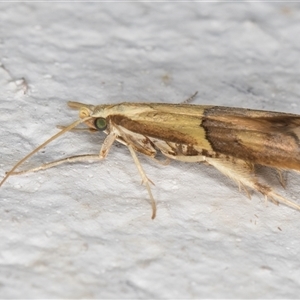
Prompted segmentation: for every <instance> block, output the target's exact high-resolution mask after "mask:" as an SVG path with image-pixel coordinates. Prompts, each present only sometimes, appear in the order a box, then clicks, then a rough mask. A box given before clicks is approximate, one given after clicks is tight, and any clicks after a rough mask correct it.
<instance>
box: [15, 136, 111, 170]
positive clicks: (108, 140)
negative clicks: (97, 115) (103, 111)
mask: <svg viewBox="0 0 300 300" xmlns="http://www.w3.org/2000/svg"><path fill="white" fill-rule="evenodd" d="M115 140H116V134H115V133H114V132H112V133H110V134H109V135H108V136H107V137H106V138H105V140H104V141H103V144H102V147H101V150H100V153H99V154H82V155H75V156H70V157H66V158H62V159H59V160H56V161H52V162H49V163H46V164H43V165H41V166H39V167H36V168H32V169H29V170H23V171H16V172H12V173H11V175H20V174H25V173H29V172H37V171H41V170H46V169H49V168H53V167H56V166H59V165H61V164H64V163H74V162H82V161H88V160H102V159H104V158H105V157H106V156H107V154H108V152H109V149H110V148H111V146H112V144H113V142H114V141H115Z"/></svg>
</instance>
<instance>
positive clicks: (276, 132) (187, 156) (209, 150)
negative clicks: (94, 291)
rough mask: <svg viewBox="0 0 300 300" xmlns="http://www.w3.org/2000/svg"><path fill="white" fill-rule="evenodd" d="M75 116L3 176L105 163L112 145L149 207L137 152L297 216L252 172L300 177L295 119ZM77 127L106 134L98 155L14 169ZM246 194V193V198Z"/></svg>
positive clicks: (214, 114) (192, 108)
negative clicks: (227, 181)
mask: <svg viewBox="0 0 300 300" xmlns="http://www.w3.org/2000/svg"><path fill="white" fill-rule="evenodd" d="M68 105H69V107H71V108H74V109H77V110H79V120H77V121H75V122H74V123H72V124H71V125H69V126H67V127H63V128H62V130H61V131H60V132H58V133H57V134H55V135H54V136H52V137H51V138H49V139H48V140H47V141H45V142H44V143H43V144H41V145H40V146H38V147H37V148H36V149H34V150H33V151H32V152H31V153H29V154H28V155H27V156H25V157H24V158H23V159H22V160H20V161H19V162H18V163H17V164H16V165H15V166H14V167H13V168H12V169H11V170H10V171H9V172H7V174H6V176H5V177H4V179H3V180H2V181H1V183H0V186H1V185H2V184H3V183H4V182H5V181H6V180H7V178H8V177H9V176H10V175H13V174H23V173H26V172H29V171H39V170H44V169H48V168H51V167H54V166H58V165H60V164H62V163H66V162H69V163H72V162H77V161H87V160H102V159H104V158H105V157H106V156H107V154H108V152H109V150H110V148H111V146H112V144H113V143H114V141H118V142H120V143H121V144H123V145H125V146H127V148H128V149H129V151H130V153H131V155H132V157H133V160H134V162H135V164H136V166H137V169H138V171H139V173H140V175H141V177H142V181H143V183H144V184H145V186H146V188H147V190H148V193H149V196H150V199H151V203H152V218H155V215H156V204H155V200H154V198H153V196H152V193H151V189H150V183H151V181H150V180H149V179H148V177H147V176H146V174H145V172H144V170H143V168H142V166H141V164H140V162H139V159H138V157H137V154H136V152H139V153H142V154H144V155H146V156H149V157H151V158H153V159H155V157H156V155H157V152H158V151H160V152H161V153H162V154H163V155H164V156H166V157H167V158H168V159H175V160H179V161H184V162H191V163H195V162H206V163H208V164H210V165H212V166H214V167H215V168H216V169H218V170H219V171H220V172H222V173H223V174H225V175H226V176H228V177H230V178H231V179H233V180H234V181H235V182H236V183H237V184H238V185H239V187H240V188H241V187H242V188H244V189H245V191H246V192H247V190H246V188H247V187H248V188H251V189H253V190H256V191H258V192H260V193H261V194H263V195H264V196H265V198H266V199H269V200H270V201H272V202H274V203H276V204H278V203H283V204H285V205H287V206H290V207H292V208H294V209H297V210H300V205H299V204H297V203H295V202H293V201H291V200H288V199H286V198H284V197H283V196H281V195H279V194H277V193H276V192H274V191H273V189H272V188H271V187H270V186H268V185H266V184H263V183H261V182H260V181H259V179H258V177H257V176H256V174H255V166H256V165H262V166H268V167H271V168H274V169H276V170H277V171H278V172H279V174H281V173H280V172H281V171H282V170H295V171H300V140H299V139H300V115H295V114H288V113H279V112H270V111H260V110H251V109H244V108H230V107H221V106H203V105H192V104H163V103H126V102H124V103H119V104H103V105H96V106H95V105H88V104H83V103H79V102H68ZM80 123H84V124H85V125H87V128H86V130H90V131H92V132H95V131H103V132H105V133H106V134H107V137H106V138H105V140H104V142H103V144H102V147H101V150H100V153H99V154H84V155H77V156H72V157H67V158H63V159H60V160H57V161H54V162H50V163H47V164H44V165H42V166H39V167H37V168H34V169H31V170H25V171H16V169H17V168H18V167H19V166H20V165H21V164H22V163H23V162H24V161H26V160H27V159H28V158H29V157H30V156H32V155H33V154H34V153H36V152H37V151H39V150H40V149H42V148H43V147H45V146H46V145H47V144H49V143H50V142H51V141H53V140H54V139H56V138H57V137H59V136H61V135H63V134H64V133H66V132H67V131H70V130H72V129H73V130H75V129H74V128H75V127H76V126H77V125H79V124H80ZM247 193H248V192H247Z"/></svg>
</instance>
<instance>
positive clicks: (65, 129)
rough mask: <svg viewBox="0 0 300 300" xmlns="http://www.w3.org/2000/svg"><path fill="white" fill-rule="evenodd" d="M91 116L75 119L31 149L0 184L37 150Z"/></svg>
mask: <svg viewBox="0 0 300 300" xmlns="http://www.w3.org/2000/svg"><path fill="white" fill-rule="evenodd" d="M89 119H90V117H86V118H83V119H80V120H77V121H75V122H74V123H72V124H70V125H69V126H67V127H65V128H64V129H62V130H61V131H59V132H58V133H56V134H55V135H53V136H52V137H51V138H49V139H48V140H46V141H45V142H44V143H42V144H41V145H40V146H38V147H37V148H35V149H34V150H33V151H31V152H30V153H29V154H27V155H26V156H25V157H24V158H22V159H21V160H20V161H19V162H17V163H16V164H15V165H14V166H13V168H12V169H11V170H10V171H8V172H7V173H6V175H5V177H4V178H3V179H2V181H1V182H0V186H2V185H3V183H4V182H5V181H6V180H7V179H8V177H9V176H10V175H11V174H12V173H13V172H14V171H15V170H16V169H17V168H18V167H19V166H20V165H22V164H23V163H24V162H25V161H26V160H27V159H28V158H29V157H31V156H32V155H33V154H35V153H36V152H38V151H39V150H41V149H42V148H44V147H45V146H46V145H48V144H49V143H51V142H52V141H53V140H55V139H56V138H58V137H59V136H61V135H63V134H64V133H66V132H67V131H70V130H71V129H72V128H74V127H76V126H77V125H78V124H80V123H82V122H84V121H87V120H89Z"/></svg>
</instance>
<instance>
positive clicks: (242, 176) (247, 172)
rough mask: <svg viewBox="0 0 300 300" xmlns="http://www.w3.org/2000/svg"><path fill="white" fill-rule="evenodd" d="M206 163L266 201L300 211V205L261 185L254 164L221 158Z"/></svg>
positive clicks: (211, 159) (207, 159) (209, 159)
mask: <svg viewBox="0 0 300 300" xmlns="http://www.w3.org/2000/svg"><path fill="white" fill-rule="evenodd" d="M206 161H207V162H208V163H209V164H210V165H212V166H214V167H215V168H216V169H217V170H219V171H220V172H221V173H223V174H224V175H226V176H228V177H229V178H231V179H232V180H233V181H235V182H236V183H237V184H238V185H240V184H241V185H242V186H247V187H250V188H251V189H253V190H255V191H258V192H260V193H261V194H263V195H264V196H265V197H266V199H268V200H270V201H271V202H273V203H275V204H279V203H282V204H285V205H287V206H289V207H292V208H294V209H297V210H300V205H299V204H297V203H295V202H293V201H291V200H288V199H286V198H284V197H282V196H281V195H279V194H277V193H275V192H274V191H273V189H272V188H271V187H270V186H268V185H264V184H262V183H260V182H259V181H258V179H257V177H256V175H255V173H254V170H253V165H252V164H249V163H247V162H245V161H243V160H241V159H234V160H223V159H220V158H209V157H207V158H206Z"/></svg>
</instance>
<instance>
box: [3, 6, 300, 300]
mask: <svg viewBox="0 0 300 300" xmlns="http://www.w3.org/2000/svg"><path fill="white" fill-rule="evenodd" d="M299 36H300V5H299V3H298V4H297V3H294V4H293V3H286V4H284V2H282V3H1V4H0V62H1V63H2V64H3V65H4V67H5V69H6V70H7V71H9V72H7V71H6V70H5V69H4V68H0V92H1V95H0V96H1V97H0V111H1V115H0V126H1V131H0V149H1V150H0V151H1V152H0V168H1V176H2V175H3V176H4V172H5V171H7V170H9V169H10V168H11V167H12V166H13V164H14V163H16V162H17V161H18V160H19V159H21V158H22V157H24V155H26V154H27V153H28V152H29V151H31V150H32V149H33V148H34V147H36V146H37V145H39V144H40V143H41V142H42V141H44V140H45V139H47V138H48V137H49V136H51V135H52V134H54V133H56V132H57V129H56V128H55V125H57V124H61V125H65V124H69V123H70V122H72V121H73V120H75V119H76V118H77V112H75V111H71V110H68V108H67V106H66V102H67V101H68V100H70V99H74V100H78V101H81V102H86V103H91V104H101V103H117V102H119V101H125V100H126V101H133V102H135V101H154V102H156V101H157V102H165V103H178V102H181V101H183V100H184V99H185V98H187V97H189V96H190V95H191V94H193V93H194V92H195V91H198V92H199V94H198V97H197V99H196V100H195V103H197V104H218V105H226V106H240V107H249V108H257V109H267V110H279V111H286V112H294V113H300V102H299V96H300V84H299V78H300V77H299V75H300V71H299V70H300V39H299ZM9 73H10V74H9ZM22 77H24V78H25V79H26V81H27V83H28V87H29V90H28V92H27V94H25V95H24V85H23V86H22V84H21V81H20V80H19V79H21V78H22ZM102 141H103V136H101V135H98V134H95V135H90V134H86V133H82V134H79V133H78V134H76V133H68V134H66V135H65V136H63V137H62V138H60V139H58V140H56V141H55V142H53V143H52V144H51V145H49V146H48V147H47V148H45V149H44V150H43V151H41V152H40V153H39V154H37V155H35V156H34V157H32V159H30V161H29V162H28V163H26V165H24V167H25V168H26V167H31V166H36V165H39V164H41V163H42V162H45V161H51V160H53V159H57V158H61V157H64V156H68V155H72V154H80V153H98V151H99V149H100V147H101V143H102ZM140 159H141V162H142V164H143V166H144V168H145V170H146V172H147V174H148V176H149V177H150V178H151V179H152V180H153V181H154V182H155V187H153V193H154V196H155V198H156V199H157V201H158V214H157V218H156V219H155V220H154V221H153V220H151V219H150V215H151V209H150V205H149V203H147V199H148V195H147V192H146V190H145V188H144V187H143V186H141V185H140V181H141V180H140V177H139V174H138V173H137V170H136V167H135V165H134V163H133V162H132V158H131V156H130V154H129V152H128V150H127V149H126V148H125V147H123V146H119V145H115V146H113V147H112V149H111V152H110V153H109V156H108V158H107V160H105V161H103V162H101V163H93V164H76V165H64V166H61V167H59V168H55V169H51V170H47V171H44V172H39V173H34V174H28V175H24V176H18V177H11V178H9V180H8V181H7V182H6V183H5V184H4V185H3V186H2V187H1V189H0V237H1V242H0V296H1V298H51V297H56V298H58V297H60V298H82V297H85V298H167V297H169V298H171V297H172V298H201V297H209V298H279V297H280V298H282V297H284V298H296V297H297V298H298V297H299V295H300V255H299V251H300V250H299V249H300V235H299V228H300V213H299V212H296V211H294V210H292V209H289V208H286V207H284V206H279V207H277V206H275V205H272V204H268V205H267V207H266V205H265V204H264V199H263V197H262V196H261V195H257V194H254V195H253V197H252V201H249V200H248V199H247V198H246V196H245V195H244V194H242V193H240V192H239V191H238V188H237V187H236V186H235V185H234V184H233V183H232V182H231V181H230V180H228V179H227V178H224V177H223V176H222V175H221V174H219V173H218V172H217V171H216V170H214V169H212V168H210V167H207V166H204V165H196V164H194V165H193V164H184V163H176V162H172V163H171V165H169V166H168V167H163V166H160V165H157V164H155V163H154V162H152V161H150V160H149V159H147V158H145V157H140ZM287 176H288V185H287V189H286V191H283V194H284V195H286V196H287V197H289V198H291V199H294V200H296V201H297V198H298V196H299V182H300V178H299V176H297V175H296V174H293V173H288V174H287ZM272 184H273V186H275V187H276V188H278V189H280V184H279V183H278V182H277V181H276V180H272Z"/></svg>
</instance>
